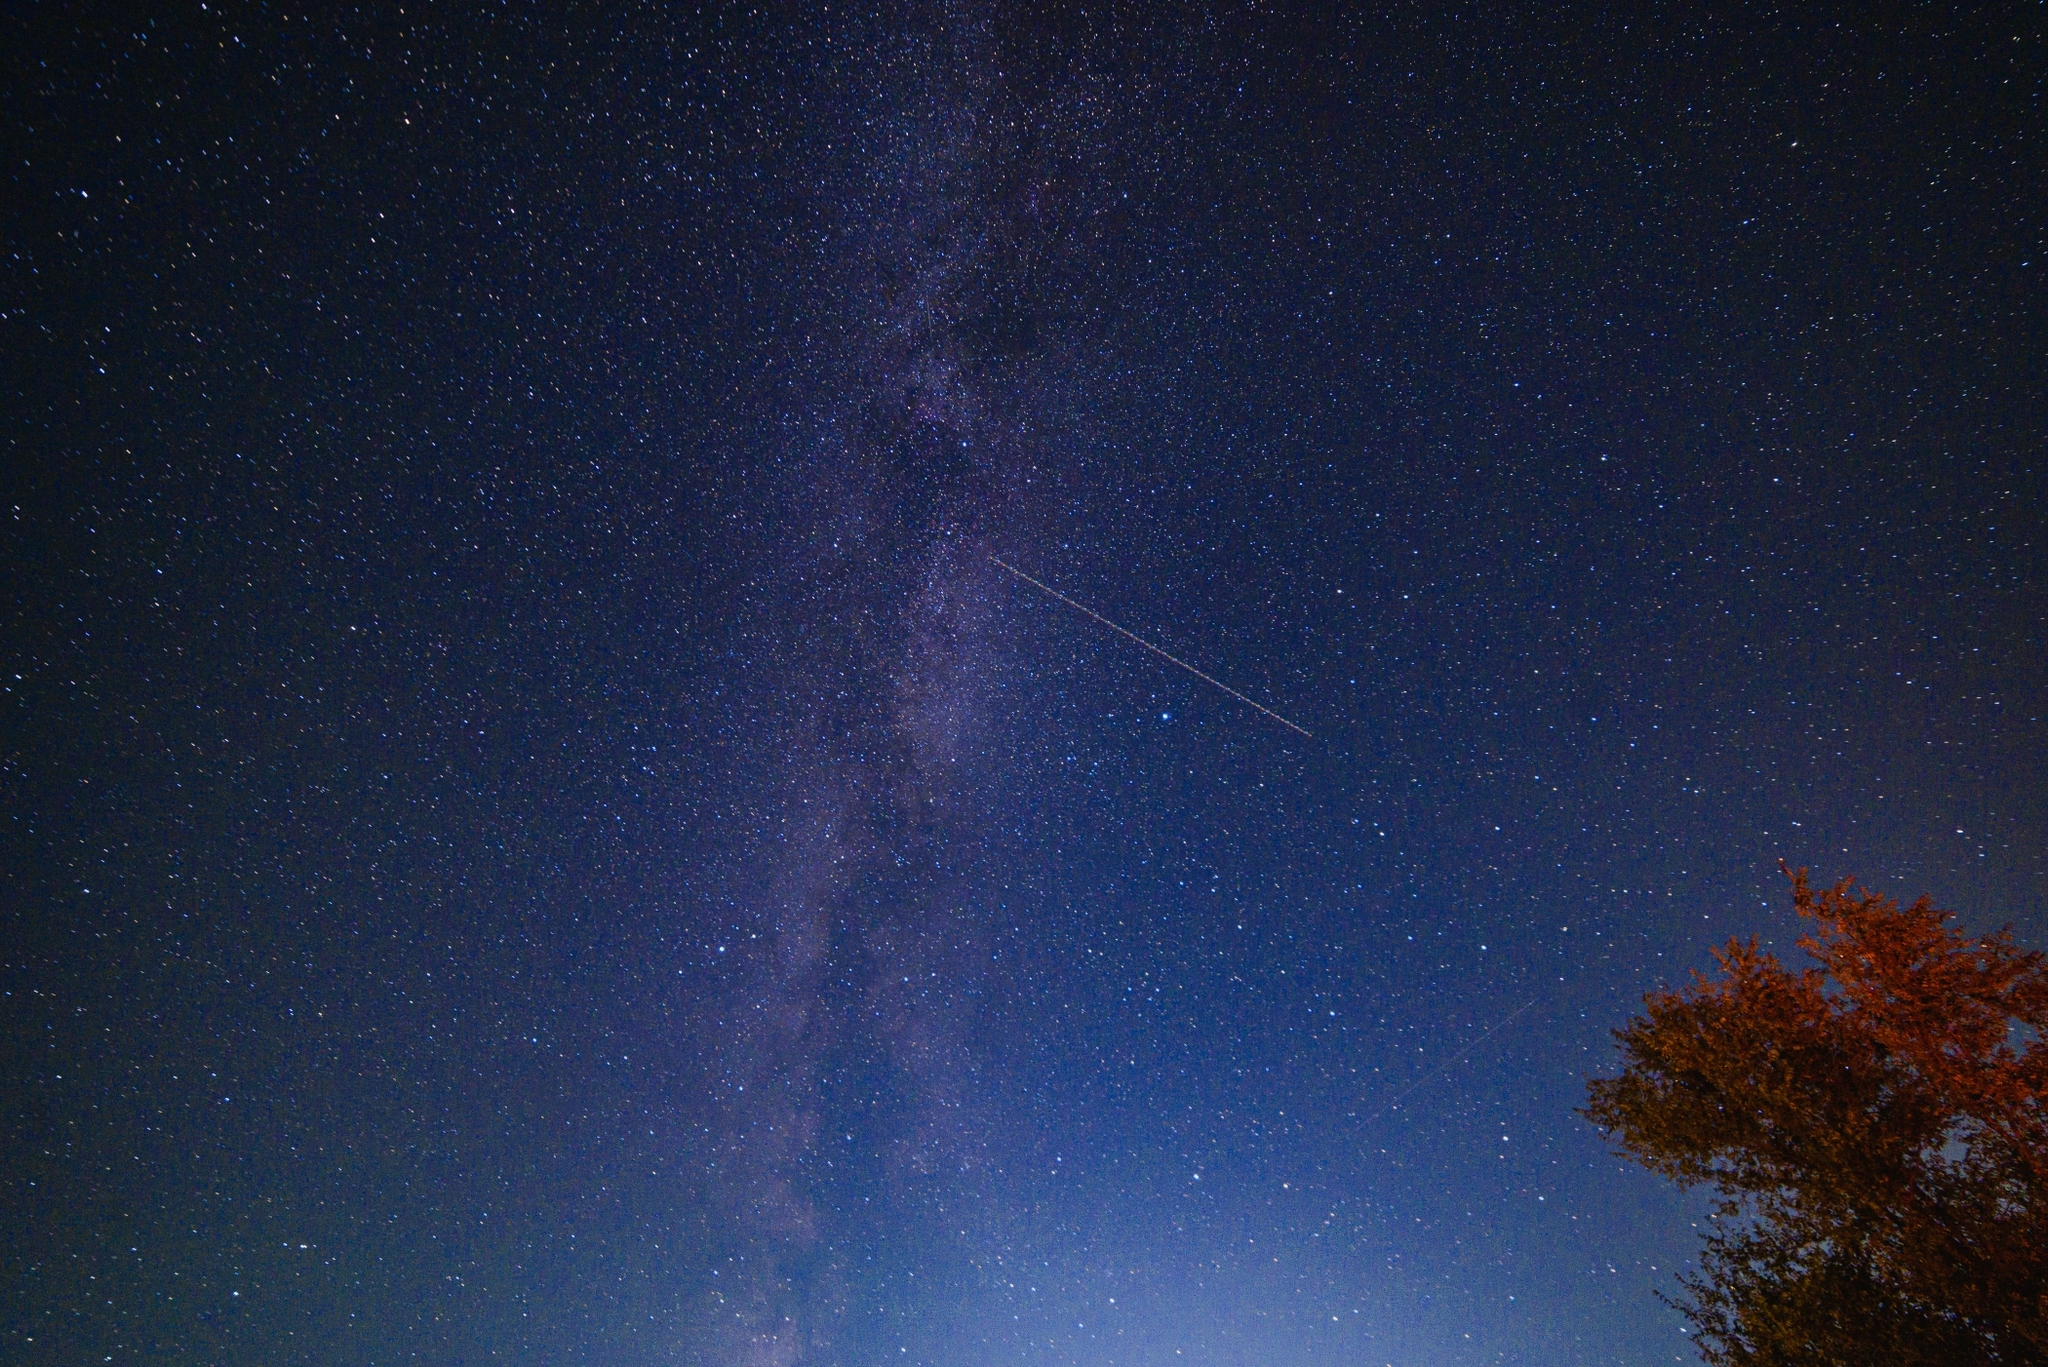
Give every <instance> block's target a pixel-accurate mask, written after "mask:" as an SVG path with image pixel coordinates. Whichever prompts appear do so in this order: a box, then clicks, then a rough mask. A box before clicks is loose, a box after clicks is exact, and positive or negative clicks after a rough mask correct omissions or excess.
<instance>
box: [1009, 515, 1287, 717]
mask: <svg viewBox="0 0 2048 1367" xmlns="http://www.w3.org/2000/svg"><path fill="white" fill-rule="evenodd" d="M989 559H991V560H994V561H995V562H996V563H997V564H998V565H1001V566H1002V567H1003V568H1004V569H1006V570H1008V571H1009V572H1010V573H1011V574H1014V575H1016V576H1017V577H1018V578H1019V579H1022V580H1023V581H1024V582H1025V583H1027V584H1029V585H1031V587H1033V588H1035V589H1037V590H1039V591H1040V592H1041V593H1047V594H1050V595H1052V596H1053V597H1054V598H1057V599H1059V600H1060V601H1061V602H1062V603H1065V604H1066V605H1067V606H1068V607H1070V608H1072V609H1074V611H1076V612H1084V613H1086V614H1088V616H1090V617H1093V618H1094V619H1095V620H1096V621H1098V622H1100V623H1102V625H1104V626H1106V627H1108V628H1109V629H1110V630H1111V631H1114V632H1115V633H1117V635H1119V636H1124V637H1128V638H1129V639H1131V640H1133V641H1136V642H1137V643H1138V644H1139V645H1141V646H1143V647H1145V649H1147V650H1149V651H1151V652H1152V653H1153V654H1154V655H1157V656H1159V657H1160V658H1161V659H1164V660H1168V661H1171V662H1172V663H1174V664H1177V665H1179V666H1180V667H1181V668H1182V669H1185V670H1186V671H1187V672H1188V673H1190V674H1192V675H1194V676H1195V677H1196V678H1198V679H1200V680H1201V681H1202V682H1203V683H1206V684H1213V685H1215V686H1216V687H1217V688H1220V689H1222V690H1223V691H1224V692H1225V693H1228V694H1229V695H1230V696H1231V697H1233V698H1236V699H1237V700H1238V701H1239V702H1241V703H1243V704H1244V705H1245V706H1246V707H1251V708H1256V709H1257V710H1259V711H1261V712H1263V713H1265V714H1266V715H1267V716H1269V717H1271V718H1272V719H1273V720H1274V721H1277V722H1279V723H1280V724H1281V725H1282V726H1284V727H1286V728H1287V729H1288V730H1290V731H1300V732H1301V734H1302V735H1304V736H1308V738H1309V739H1310V740H1314V739H1315V737H1314V736H1312V735H1309V733H1308V732H1307V731H1303V730H1302V728H1300V727H1299V726H1296V725H1295V724H1294V723H1293V722H1291V721H1289V720H1287V718H1285V717H1283V716H1281V715H1280V714H1279V713H1278V712H1275V711H1274V710H1273V709H1272V708H1270V707H1266V706H1264V705H1262V704H1260V703H1255V702H1253V701H1252V700H1251V699H1250V698H1247V697H1246V696H1245V695H1244V694H1242V693H1240V692H1238V691H1237V690H1236V689H1234V688H1232V687H1231V686H1230V685H1229V684H1227V683H1224V682H1223V681H1222V680H1221V679H1214V678H1211V677H1210V676H1208V675H1207V674H1204V673H1203V672H1202V671H1201V670H1199V669H1196V668H1195V667H1194V666H1193V665H1191V664H1189V663H1188V662H1187V661H1186V660H1183V659H1180V658H1178V657H1177V656H1173V655H1169V654H1167V653H1166V652H1165V651H1163V650H1161V649H1160V648H1159V647H1158V646H1155V645H1153V644H1152V643H1151V642H1150V641H1148V640H1146V639H1145V638H1144V637H1142V636H1139V635H1137V634H1136V633H1135V632H1129V631H1125V630H1124V629H1123V628H1122V627H1120V626H1118V625H1117V624H1116V623H1115V622H1112V621H1110V620H1109V619H1108V618H1107V617H1104V616H1103V615H1102V614H1101V613H1099V612H1097V611H1095V610H1094V609H1093V608H1087V607H1083V606H1082V605H1081V604H1079V603H1077V602H1075V601H1074V600H1073V599H1071V598H1069V597H1067V595H1065V594H1064V593H1061V592H1060V591H1059V590H1058V589H1056V588H1054V587H1053V586H1052V585H1050V584H1042V583H1040V582H1039V581H1038V580H1036V579H1033V578H1032V577H1031V576H1030V575H1028V574H1026V573H1024V571H1022V570H1020V569H1018V568H1017V567H1016V566H1015V565H1012V564H1011V563H1010V562H1009V561H1007V560H1003V559H1000V558H998V557H996V556H993V555H992V556H990V557H989Z"/></svg>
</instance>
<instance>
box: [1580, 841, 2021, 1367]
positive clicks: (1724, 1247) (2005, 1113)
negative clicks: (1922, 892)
mask: <svg viewBox="0 0 2048 1367" xmlns="http://www.w3.org/2000/svg"><path fill="white" fill-rule="evenodd" d="M1787 872H1788V873H1790V871H1789V870H1788V871H1787ZM1790 877H1791V879H1792V896H1793V901H1794V904H1795V905H1796V906H1797V907H1798V910H1799V914H1800V915H1801V916H1802V917H1804V918H1806V921H1807V930H1806V933H1805V934H1804V935H1802V936H1801V938H1800V940H1799V944H1800V947H1801V948H1802V949H1804V950H1805V951H1806V953H1807V954H1808V955H1809V956H1811V958H1812V960H1813V963H1812V965H1811V966H1809V967H1805V968H1802V969H1801V970H1800V971H1798V972H1794V971H1792V970H1791V969H1788V968H1787V967H1785V966H1784V965H1783V964H1781V963H1780V962H1779V961H1778V960H1777V958H1775V957H1774V956H1773V955H1770V954H1767V953H1764V952H1763V951H1761V950H1759V949H1758V948H1757V942H1756V940H1755V939H1753V938H1752V939H1751V940H1750V941H1749V942H1748V943H1746V944H1745V943H1743V942H1741V941H1737V940H1731V941H1729V943H1728V944H1727V945H1726V946H1724V947H1723V948H1721V949H1719V950H1716V951H1715V954H1714V957H1715V959H1716V960H1717V961H1718V962H1719V964H1720V970H1721V971H1720V972H1719V973H1718V974H1717V975H1715V976H1712V977H1708V976H1705V975H1702V974H1695V975H1694V976H1693V982H1692V983H1691V984H1690V985H1689V986H1687V987H1685V988H1684V989H1682V990H1678V991H1671V990H1662V991H1658V992H1653V993H1651V994H1650V995H1649V996H1648V997H1647V998H1645V1005H1646V1011H1645V1013H1644V1015H1643V1016H1641V1017H1640V1018H1638V1019H1636V1020H1634V1021H1631V1022H1630V1023H1629V1025H1628V1026H1627V1027H1626V1028H1625V1029H1622V1030H1618V1031H1616V1032H1615V1037H1616V1039H1617V1040H1618V1041H1619V1042H1620V1045H1621V1053H1622V1058H1623V1061H1624V1063H1625V1065H1626V1066H1625V1067H1624V1069H1623V1071H1622V1073H1621V1075H1620V1076H1619V1077H1612V1078H1602V1079H1597V1080H1594V1081H1592V1082H1590V1083H1589V1084H1588V1086H1587V1092H1588V1101H1587V1105H1586V1107H1585V1109H1584V1110H1583V1111H1582V1112H1581V1114H1582V1115H1584V1116H1585V1117H1586V1118H1587V1119H1589V1120H1591V1121H1592V1122H1593V1123H1594V1124H1595V1125H1598V1126H1599V1127H1600V1128H1601V1129H1603V1130H1605V1131H1606V1132H1607V1134H1608V1136H1609V1138H1610V1139H1612V1140H1613V1141H1614V1142H1615V1143H1616V1145H1617V1146H1618V1148H1619V1150H1620V1151H1621V1152H1623V1153H1625V1154H1627V1155H1628V1156H1630V1157H1632V1158H1634V1159H1636V1160H1637V1161H1638V1162H1641V1163H1642V1164H1644V1165H1645V1166H1647V1167H1648V1168H1650V1169H1651V1170H1652V1171H1654V1172H1657V1173H1660V1174H1662V1175H1663V1176H1665V1177H1668V1178H1670V1179H1672V1180H1673V1181H1674V1182H1677V1183H1678V1184H1679V1185H1680V1186H1683V1187H1688V1188H1690V1187H1696V1186H1702V1185H1704V1186H1707V1187H1710V1188H1713V1189H1714V1190H1715V1191H1716V1192H1717V1193H1718V1196H1719V1198H1720V1199H1719V1200H1718V1201H1717V1203H1716V1210H1715V1218H1714V1222H1713V1226H1712V1230H1711V1232H1710V1233H1709V1234H1708V1235H1707V1236H1706V1240H1705V1247H1704V1249H1703V1250H1702V1256H1701V1260H1700V1269H1701V1270H1700V1273H1699V1275H1697V1276H1693V1277H1688V1278H1685V1279H1683V1282H1684V1286H1685V1290H1686V1292H1687V1296H1686V1299H1685V1300H1683V1301H1681V1302H1679V1303H1678V1305H1679V1308H1680V1309H1681V1310H1682V1311H1683V1312H1684V1313H1685V1315H1686V1317H1687V1318H1688V1319H1689V1320H1690V1321H1691V1322H1692V1325H1693V1327H1694V1330H1695V1331H1696V1333H1697V1342H1698V1343H1699V1345H1700V1350H1701V1353H1702V1355H1703V1356H1704V1357H1705V1358H1706V1360H1707V1361H1708V1362H1710V1363H1715V1364H1743V1365H1744V1367H1748V1365H1749V1364H1757V1365H1758V1367H1763V1365H1765V1364H1768V1365H1770V1367H1776V1365H1777V1364H1793V1363H1799V1364H1822V1363H1826V1364H1835V1363H1840V1364H1845V1365H1846V1364H1854V1365H1855V1367H1870V1365H1871V1364H1879V1363H1883V1364H1902V1365H1903V1364H1923V1363H1924V1364H1929V1367H1936V1365H1937V1364H1938V1365H1939V1367H1962V1365H1963V1364H1971V1363H1997V1364H2006V1363H2043V1362H2048V1200H2044V1191H2048V1186H2044V1178H2048V1109H2044V1103H2043V1097H2042V1091H2043V1082H2044V1080H2048V1044H2044V1042H2043V1038H2042V1036H2043V1029H2044V1026H2048V968H2044V964H2043V959H2042V956H2041V955H2040V954H2038V953H2033V952H2027V951H2023V950H2021V949H2019V948H2017V947H2016V946H2015V945H2014V943H2013V941H2012V937H2011V934H2010V931H2009V930H2007V931H2000V932H1999V933H1998V934H1996V935H1991V936H1986V937H1983V938H1979V939H1970V938H1968V937H1965V936H1963V935H1961V934H1959V933H1958V932H1957V931H1955V930H1954V929H1952V928H1950V927H1949V926H1948V925H1947V922H1948V920H1949V919H1950V914H1949V913H1946V912H1940V911H1936V910H1934V909H1933V908H1932V907H1931V906H1930V905H1929V904H1928V901H1927V899H1926V898H1924V897H1923V898H1921V899H1920V900H1919V901H1918V902H1915V903H1914V904H1913V905H1912V906H1910V907H1906V908H1903V909H1902V908H1900V907H1899V906H1897V905H1896V904H1895V903H1893V902H1892V901H1891V900H1890V899H1889V898H1886V897H1884V896H1882V895H1879V894H1876V893H1869V892H1863V891H1860V890H1857V889H1856V888H1855V887H1854V885H1853V880H1845V881H1843V882H1841V883H1838V884H1836V885H1835V886H1834V887H1832V888H1829V889H1826V890H1824V891H1821V892H1819V893H1815V892H1813V891H1812V890H1811V889H1810V888H1809V886H1808V884H1807V880H1806V872H1805V870H1803V869H1802V870H1801V871H1799V872H1798V873H1796V874H1790Z"/></svg>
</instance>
